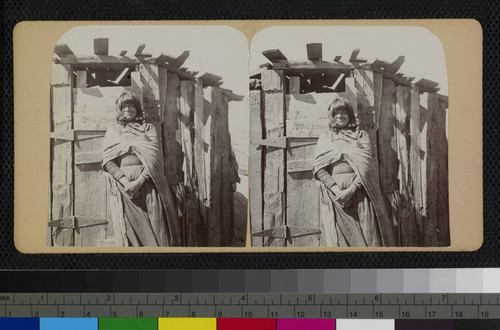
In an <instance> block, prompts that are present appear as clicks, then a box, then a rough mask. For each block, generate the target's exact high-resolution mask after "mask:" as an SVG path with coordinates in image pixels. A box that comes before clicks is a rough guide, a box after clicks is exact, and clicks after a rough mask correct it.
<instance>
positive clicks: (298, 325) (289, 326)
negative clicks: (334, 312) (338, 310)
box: [277, 319, 335, 330]
mask: <svg viewBox="0 0 500 330" xmlns="http://www.w3.org/2000/svg"><path fill="white" fill-rule="evenodd" d="M277 330H335V320H334V319H278V327H277Z"/></svg>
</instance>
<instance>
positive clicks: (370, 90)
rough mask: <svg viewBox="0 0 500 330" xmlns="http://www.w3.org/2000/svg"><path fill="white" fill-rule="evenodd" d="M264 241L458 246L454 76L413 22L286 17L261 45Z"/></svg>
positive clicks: (257, 60)
mask: <svg viewBox="0 0 500 330" xmlns="http://www.w3.org/2000/svg"><path fill="white" fill-rule="evenodd" d="M250 56H251V57H250V81H249V88H250V98H249V103H250V133H249V134H250V147H249V148H250V149H249V180H250V184H249V186H250V192H249V203H250V229H251V241H252V246H254V247H366V248H370V247H447V246H450V222H449V198H448V196H449V191H448V97H447V95H448V78H447V69H446V59H445V54H444V50H443V46H442V44H441V41H440V40H439V39H438V38H437V37H436V36H435V35H434V34H433V33H432V32H430V31H429V30H427V29H425V28H420V27H411V26H349V27H347V26H346V27H342V26H276V27H271V28H267V29H265V30H262V31H261V32H259V33H257V34H256V35H255V36H254V38H253V39H252V42H251V47H250Z"/></svg>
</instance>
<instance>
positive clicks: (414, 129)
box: [410, 85, 424, 236]
mask: <svg viewBox="0 0 500 330" xmlns="http://www.w3.org/2000/svg"><path fill="white" fill-rule="evenodd" d="M423 111H424V109H421V106H420V92H419V87H418V85H413V86H412V89H411V116H410V137H411V146H410V172H411V186H412V189H411V193H410V194H411V196H412V203H413V208H414V209H415V222H416V224H417V227H418V229H419V234H420V236H422V216H423V204H422V201H423V196H422V170H421V165H422V158H423V150H422V145H421V131H422V126H423V125H422V123H421V118H420V115H421V113H422V112H423Z"/></svg>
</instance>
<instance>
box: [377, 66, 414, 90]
mask: <svg viewBox="0 0 500 330" xmlns="http://www.w3.org/2000/svg"><path fill="white" fill-rule="evenodd" d="M372 69H373V72H378V73H381V74H382V75H383V76H384V78H387V79H391V80H392V81H394V82H395V83H396V84H397V85H402V86H411V80H410V79H409V78H407V77H405V76H401V75H396V74H394V73H390V72H387V71H385V70H384V69H382V68H380V67H378V66H373V64H372Z"/></svg>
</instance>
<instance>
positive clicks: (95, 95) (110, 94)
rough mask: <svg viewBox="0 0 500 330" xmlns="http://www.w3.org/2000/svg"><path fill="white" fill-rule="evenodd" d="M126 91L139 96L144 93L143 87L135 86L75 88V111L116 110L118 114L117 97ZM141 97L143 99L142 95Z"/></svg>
mask: <svg viewBox="0 0 500 330" xmlns="http://www.w3.org/2000/svg"><path fill="white" fill-rule="evenodd" d="M125 91H129V92H132V93H134V94H136V95H138V96H140V95H141V94H142V91H141V89H139V88H137V87H134V86H130V87H128V86H126V87H123V86H116V87H90V88H74V89H73V107H74V112H75V113H86V112H94V113H95V112H114V113H115V114H116V99H117V98H118V96H120V94H121V93H123V92H125ZM139 99H141V100H142V97H139Z"/></svg>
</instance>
